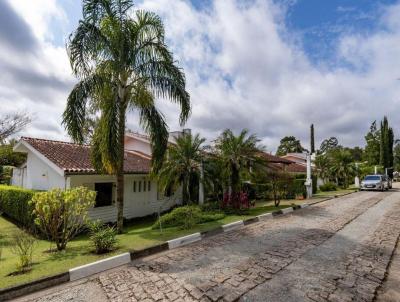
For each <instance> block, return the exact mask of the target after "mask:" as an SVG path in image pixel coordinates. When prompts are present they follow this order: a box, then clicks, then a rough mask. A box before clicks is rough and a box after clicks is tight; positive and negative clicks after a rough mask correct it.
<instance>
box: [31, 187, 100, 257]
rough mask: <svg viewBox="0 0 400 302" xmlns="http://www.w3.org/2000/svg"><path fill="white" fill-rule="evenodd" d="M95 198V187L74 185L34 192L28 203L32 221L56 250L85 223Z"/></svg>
mask: <svg viewBox="0 0 400 302" xmlns="http://www.w3.org/2000/svg"><path fill="white" fill-rule="evenodd" d="M95 200H96V192H95V191H91V190H89V189H87V188H85V187H77V188H73V189H68V190H65V191H63V190H61V189H53V190H50V191H48V192H39V193H36V194H35V195H34V196H33V197H32V200H31V202H30V204H31V205H33V206H34V211H33V214H34V215H35V223H36V225H37V226H39V228H40V230H41V231H42V232H43V233H44V234H46V235H47V237H48V239H49V240H51V241H54V242H55V243H56V246H57V250H59V251H60V250H64V249H65V248H66V246H67V243H68V242H69V241H70V240H71V239H72V238H74V237H75V236H76V235H77V234H78V233H79V232H80V231H81V230H82V228H83V227H84V226H85V225H86V221H87V218H88V210H89V209H90V208H91V207H93V205H94V203H95Z"/></svg>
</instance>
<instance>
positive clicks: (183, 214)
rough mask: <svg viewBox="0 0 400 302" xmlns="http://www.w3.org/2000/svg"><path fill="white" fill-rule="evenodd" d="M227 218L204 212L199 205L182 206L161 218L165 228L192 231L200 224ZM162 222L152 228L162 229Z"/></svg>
mask: <svg viewBox="0 0 400 302" xmlns="http://www.w3.org/2000/svg"><path fill="white" fill-rule="evenodd" d="M224 217H225V214H224V213H221V212H203V211H202V210H201V208H200V207H199V206H197V205H191V206H181V207H177V208H175V209H173V210H172V211H171V212H169V213H167V214H164V215H162V216H161V217H160V220H161V226H162V227H163V228H169V227H179V228H182V229H190V228H192V227H193V226H194V225H196V224H198V223H204V222H209V221H215V220H220V219H222V218H224ZM160 220H157V221H156V222H155V223H154V224H153V226H152V228H153V229H158V228H159V227H160Z"/></svg>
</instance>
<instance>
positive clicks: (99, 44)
mask: <svg viewBox="0 0 400 302" xmlns="http://www.w3.org/2000/svg"><path fill="white" fill-rule="evenodd" d="M67 52H68V57H69V60H70V64H71V68H72V71H73V72H74V74H75V75H76V76H77V77H84V76H88V75H89V74H90V72H91V71H92V70H93V68H94V67H95V62H96V61H97V60H98V59H99V56H100V57H102V58H103V60H105V59H108V58H109V57H110V56H111V53H112V49H111V47H110V43H109V41H108V40H107V37H105V36H104V35H103V33H102V32H101V30H100V29H99V28H98V27H97V26H95V25H93V24H91V23H89V22H87V21H80V22H79V26H78V28H77V29H76V30H75V31H74V32H73V33H72V34H71V35H70V36H69V40H68V43H67Z"/></svg>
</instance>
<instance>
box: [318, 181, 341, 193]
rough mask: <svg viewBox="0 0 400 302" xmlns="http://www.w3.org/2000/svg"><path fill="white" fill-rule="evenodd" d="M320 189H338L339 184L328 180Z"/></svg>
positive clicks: (327, 190)
mask: <svg viewBox="0 0 400 302" xmlns="http://www.w3.org/2000/svg"><path fill="white" fill-rule="evenodd" d="M319 189H320V190H321V191H322V192H329V191H336V190H337V186H336V185H335V184H334V183H332V182H327V183H326V184H323V185H322V186H319Z"/></svg>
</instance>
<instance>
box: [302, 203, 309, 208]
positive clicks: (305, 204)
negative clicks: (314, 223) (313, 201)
mask: <svg viewBox="0 0 400 302" xmlns="http://www.w3.org/2000/svg"><path fill="white" fill-rule="evenodd" d="M309 206H310V205H309V204H308V203H303V204H302V205H300V207H301V208H302V209H304V208H307V207H309Z"/></svg>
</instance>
